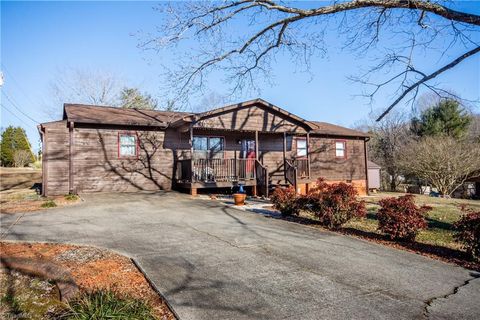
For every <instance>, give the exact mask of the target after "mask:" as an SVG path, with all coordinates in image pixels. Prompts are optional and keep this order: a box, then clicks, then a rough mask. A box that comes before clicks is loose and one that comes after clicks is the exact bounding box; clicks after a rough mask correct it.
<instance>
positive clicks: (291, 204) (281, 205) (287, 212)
mask: <svg viewBox="0 0 480 320" xmlns="http://www.w3.org/2000/svg"><path fill="white" fill-rule="evenodd" d="M270 201H272V204H273V208H274V209H276V210H278V211H280V213H281V214H282V215H283V216H291V215H298V213H299V212H300V208H301V206H300V203H299V196H298V195H297V193H296V192H295V189H294V188H293V187H288V188H276V189H275V191H274V192H273V193H272V195H271V196H270Z"/></svg>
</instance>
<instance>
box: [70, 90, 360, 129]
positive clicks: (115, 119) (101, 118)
mask: <svg viewBox="0 0 480 320" xmlns="http://www.w3.org/2000/svg"><path fill="white" fill-rule="evenodd" d="M250 106H259V107H262V108H264V109H268V110H272V111H273V112H276V113H279V114H281V115H283V116H285V117H286V118H289V119H291V120H292V121H293V122H296V123H297V124H299V125H301V126H303V127H304V128H306V129H307V130H308V131H310V132H311V133H313V134H321V135H332V136H350V137H369V135H368V134H367V133H364V132H361V131H357V130H353V129H349V128H345V127H341V126H338V125H334V124H331V123H327V122H319V121H307V120H305V119H303V118H301V117H299V116H297V115H295V114H293V113H290V112H288V111H286V110H284V109H282V108H279V107H277V106H275V105H273V104H271V103H269V102H267V101H265V100H263V99H254V100H249V101H245V102H241V103H237V104H231V105H227V106H224V107H220V108H216V109H213V110H209V111H206V112H201V113H191V112H179V111H158V110H140V109H123V108H116V107H108V106H97V105H86V104H70V103H66V104H64V112H63V120H67V121H72V122H76V123H87V124H107V125H131V126H146V127H160V128H166V127H178V126H180V125H182V124H186V123H191V122H196V121H199V120H202V119H207V118H211V117H215V116H217V115H221V114H224V113H228V112H231V111H234V110H236V109H239V108H248V107H250Z"/></svg>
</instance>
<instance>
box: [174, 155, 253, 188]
mask: <svg viewBox="0 0 480 320" xmlns="http://www.w3.org/2000/svg"><path fill="white" fill-rule="evenodd" d="M255 171H256V170H255V159H193V160H191V159H188V160H179V161H177V171H176V180H177V182H228V181H232V182H238V181H242V180H254V179H255V178H256V173H255Z"/></svg>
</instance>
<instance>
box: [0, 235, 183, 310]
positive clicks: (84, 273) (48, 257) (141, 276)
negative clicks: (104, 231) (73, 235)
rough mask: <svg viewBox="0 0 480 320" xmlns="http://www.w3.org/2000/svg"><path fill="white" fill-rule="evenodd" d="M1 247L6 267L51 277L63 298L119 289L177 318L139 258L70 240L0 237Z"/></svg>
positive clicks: (29, 273)
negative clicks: (137, 259)
mask: <svg viewBox="0 0 480 320" xmlns="http://www.w3.org/2000/svg"><path fill="white" fill-rule="evenodd" d="M0 247H2V256H1V260H2V261H1V262H2V266H3V265H5V269H6V270H7V271H8V270H12V271H17V272H19V273H20V274H23V275H25V276H30V277H38V278H41V279H42V280H53V284H54V285H55V286H56V288H58V292H59V297H58V298H61V301H63V302H68V301H69V300H70V299H71V298H73V297H74V296H75V295H76V293H79V292H95V291H97V290H102V289H104V290H114V291H117V290H118V291H117V292H118V293H120V294H126V296H130V297H132V298H135V299H141V300H144V301H146V302H147V303H148V304H149V305H150V306H151V308H152V310H153V312H154V313H155V314H156V316H157V317H159V319H178V315H177V314H176V312H174V311H173V308H172V307H171V304H170V303H169V302H167V300H166V299H165V296H164V295H163V294H161V292H160V291H159V290H158V288H157V287H156V285H155V284H154V283H153V281H152V280H151V279H150V278H149V276H148V275H147V274H146V272H145V271H144V269H143V268H142V267H141V266H140V264H139V262H138V261H136V259H134V258H132V257H130V256H129V255H128V254H125V253H123V252H118V251H117V250H111V249H109V248H104V247H99V246H95V245H85V244H75V243H69V242H61V243H57V242H44V241H18V240H6V241H0ZM32 266H33V267H32ZM72 287H73V289H72ZM59 300H60V299H59Z"/></svg>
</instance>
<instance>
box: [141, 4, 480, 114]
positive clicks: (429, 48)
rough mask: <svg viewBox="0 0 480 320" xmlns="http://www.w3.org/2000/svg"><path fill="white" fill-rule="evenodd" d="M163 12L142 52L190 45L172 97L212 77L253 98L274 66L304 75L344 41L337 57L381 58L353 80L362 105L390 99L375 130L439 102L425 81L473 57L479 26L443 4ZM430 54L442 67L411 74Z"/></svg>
mask: <svg viewBox="0 0 480 320" xmlns="http://www.w3.org/2000/svg"><path fill="white" fill-rule="evenodd" d="M160 8H161V9H163V12H164V13H165V14H167V15H168V17H169V18H170V19H164V21H166V22H165V24H164V25H163V26H161V27H160V28H158V30H159V34H156V35H149V36H148V37H147V39H145V40H143V41H142V43H141V44H140V46H141V47H143V48H145V49H153V50H156V51H158V50H161V49H163V48H168V49H169V50H174V49H175V48H177V49H179V50H184V49H185V47H184V46H182V45H179V44H181V43H182V42H183V41H184V40H186V39H188V41H189V42H196V43H197V45H196V46H190V48H189V50H188V52H187V53H185V52H184V51H183V53H184V54H183V55H182V54H180V53H179V54H176V57H177V58H178V63H177V66H178V68H174V69H172V70H169V71H168V72H167V76H168V79H169V83H170V86H171V89H173V90H174V91H175V92H176V93H177V94H178V96H179V97H186V96H188V95H190V94H192V93H193V92H198V91H201V90H203V89H204V88H205V87H206V85H207V78H208V76H209V74H211V73H212V72H213V73H214V72H217V73H221V74H224V75H225V78H226V79H225V82H226V83H230V84H231V92H232V93H234V92H238V91H243V90H248V89H258V84H259V81H260V80H266V81H269V80H270V79H271V78H270V75H271V74H270V71H271V66H272V64H273V63H275V58H276V57H277V56H279V55H280V54H287V55H289V56H290V57H291V58H292V62H293V64H294V65H297V66H299V67H300V68H301V69H302V70H308V69H309V66H310V59H311V57H312V56H313V55H323V54H325V53H326V52H327V49H328V47H329V44H328V43H326V37H325V35H326V34H327V33H328V32H329V31H330V30H334V32H336V33H337V34H341V36H342V38H343V39H344V48H346V49H350V50H352V51H353V52H355V53H357V54H358V55H362V56H364V55H365V53H366V52H367V51H368V50H370V49H375V50H376V52H378V55H379V59H378V61H377V63H376V64H374V65H373V66H371V68H369V69H368V70H366V71H365V72H362V73H361V74H360V75H358V76H356V77H351V79H353V80H355V81H358V82H361V83H363V84H364V85H365V86H366V92H364V95H365V96H367V97H369V98H370V99H373V97H374V96H375V95H376V94H377V93H378V92H379V91H380V90H388V92H392V93H393V94H394V95H395V97H394V98H393V100H392V102H391V103H390V104H389V105H388V107H386V109H385V110H384V112H383V113H382V114H380V116H379V117H378V120H380V119H381V118H383V117H384V116H385V115H386V114H387V113H388V112H389V111H390V110H391V109H392V108H393V107H394V106H396V105H397V104H398V103H400V102H401V101H404V100H406V99H407V98H409V100H411V101H414V100H415V97H416V96H417V94H418V92H419V90H420V88H425V89H428V90H432V91H433V92H435V93H436V94H438V95H443V94H444V93H445V92H444V91H445V90H443V89H442V88H441V87H440V86H438V85H437V84H435V83H433V82H432V80H433V79H436V78H437V77H438V76H440V75H441V74H443V73H444V72H446V71H448V70H450V69H452V68H454V67H456V66H457V65H458V64H460V63H461V62H462V61H463V60H465V59H467V58H469V57H471V56H473V55H475V54H477V53H478V52H479V51H480V45H479V44H478V43H477V42H476V41H475V40H474V39H475V35H476V34H477V33H478V31H479V29H480V28H479V26H480V16H478V15H475V14H471V13H467V12H460V11H456V10H453V9H452V8H451V3H450V2H448V1H427V0H408V1H405V0H388V1H387V0H352V1H331V2H330V3H326V4H325V3H322V4H321V5H319V4H318V3H313V2H312V3H303V2H302V3H300V2H293V3H290V2H281V1H273V0H233V1H203V2H181V3H178V2H174V3H170V4H169V5H165V6H161V7H160ZM239 26H240V29H241V32H240V31H239ZM392 38H393V39H395V41H392ZM477 39H478V38H477ZM385 41H386V42H385ZM384 42H385V43H384ZM392 43H396V45H395V44H392ZM192 47H193V48H196V50H194V49H192ZM459 51H460V52H462V53H461V54H459V55H458V56H453V54H454V52H459ZM437 52H440V55H439V56H436V57H437V58H439V60H436V61H435V59H433V58H431V59H430V62H431V64H430V65H427V66H418V65H417V62H418V60H419V59H417V57H419V56H424V55H425V54H429V55H433V54H435V53H437ZM444 56H445V57H444ZM442 58H443V59H442ZM432 60H434V61H432ZM439 61H440V62H439ZM439 63H443V65H439ZM407 102H408V100H407Z"/></svg>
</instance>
